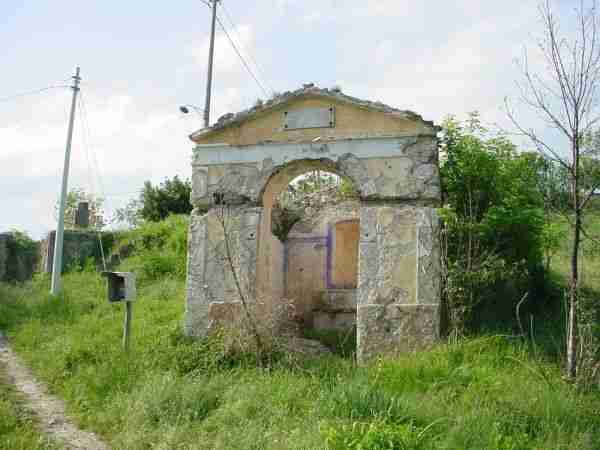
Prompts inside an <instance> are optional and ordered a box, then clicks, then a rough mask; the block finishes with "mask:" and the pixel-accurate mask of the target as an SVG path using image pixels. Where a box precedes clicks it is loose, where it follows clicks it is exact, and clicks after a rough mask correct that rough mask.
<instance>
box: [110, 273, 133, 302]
mask: <svg viewBox="0 0 600 450" xmlns="http://www.w3.org/2000/svg"><path fill="white" fill-rule="evenodd" d="M102 275H104V276H105V277H106V278H107V281H108V291H107V293H108V301H109V302H111V303H115V302H122V301H125V302H133V301H134V300H135V274H134V273H131V272H102Z"/></svg>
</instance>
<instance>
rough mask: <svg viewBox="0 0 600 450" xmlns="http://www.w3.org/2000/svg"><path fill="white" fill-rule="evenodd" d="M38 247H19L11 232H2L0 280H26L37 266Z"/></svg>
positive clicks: (0, 242)
mask: <svg viewBox="0 0 600 450" xmlns="http://www.w3.org/2000/svg"><path fill="white" fill-rule="evenodd" d="M37 262H38V257H37V249H36V248H31V249H27V250H24V249H22V248H20V247H19V244H18V242H17V240H16V239H15V237H14V236H13V235H12V234H11V233H1V234H0V281H5V282H10V281H26V280H29V279H31V277H32V275H33V273H34V272H35V270H36V268H37Z"/></svg>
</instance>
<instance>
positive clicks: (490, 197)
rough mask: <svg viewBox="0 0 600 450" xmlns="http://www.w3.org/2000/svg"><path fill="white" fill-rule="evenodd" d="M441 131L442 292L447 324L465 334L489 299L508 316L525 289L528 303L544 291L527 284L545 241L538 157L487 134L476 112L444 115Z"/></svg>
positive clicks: (533, 280)
mask: <svg viewBox="0 0 600 450" xmlns="http://www.w3.org/2000/svg"><path fill="white" fill-rule="evenodd" d="M442 136H443V137H442V149H443V156H444V160H443V163H442V165H441V180H442V188H443V198H444V207H443V208H442V209H441V216H442V219H443V223H444V233H443V235H442V245H443V249H444V255H445V262H446V275H447V282H446V288H447V289H446V297H447V302H448V305H449V309H450V314H449V319H450V325H451V327H452V328H453V329H454V330H456V331H458V332H463V331H465V328H473V327H477V326H480V325H481V323H480V320H475V319H476V318H479V319H480V318H481V315H478V310H479V311H486V310H489V309H490V307H491V306H492V305H494V309H495V312H496V313H500V314H501V315H502V316H503V317H505V318H506V317H510V316H511V315H512V314H513V311H514V307H515V305H516V303H517V302H518V301H519V299H520V298H521V296H522V295H523V293H524V292H527V291H530V300H531V302H530V303H532V302H533V301H534V300H535V298H540V297H543V294H540V293H539V292H533V286H539V285H540V284H539V283H538V280H537V278H538V277H539V276H540V275H541V276H542V277H543V268H542V267H543V257H542V256H543V253H544V250H545V249H544V245H545V243H548V242H549V241H547V240H544V233H543V231H544V225H545V219H544V209H543V206H544V203H543V196H542V193H541V192H540V190H539V188H538V184H537V183H536V181H535V180H536V179H537V178H538V176H539V174H540V171H539V162H538V161H537V160H536V159H533V158H531V156H530V155H522V154H519V153H518V152H517V150H516V148H515V146H514V144H512V143H511V142H510V141H509V140H508V139H507V138H506V137H504V136H501V135H500V136H492V137H488V133H487V130H485V129H484V128H483V127H482V126H481V125H480V123H479V118H478V116H477V115H476V114H473V115H472V116H471V119H470V120H469V121H468V122H467V123H461V122H458V121H456V120H454V119H453V118H449V119H447V120H446V121H445V122H444V125H443V135H442ZM540 269H541V270H540ZM542 285H543V283H542ZM507 293H510V294H509V295H506V294H507Z"/></svg>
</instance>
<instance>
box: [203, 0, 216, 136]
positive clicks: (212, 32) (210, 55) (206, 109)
mask: <svg viewBox="0 0 600 450" xmlns="http://www.w3.org/2000/svg"><path fill="white" fill-rule="evenodd" d="M218 1H219V0H211V3H212V10H213V11H212V12H213V15H212V27H211V29H210V48H209V50H208V76H207V77H206V104H205V106H204V128H208V127H209V125H210V95H211V93H212V77H213V55H214V51H215V25H216V21H217V3H218Z"/></svg>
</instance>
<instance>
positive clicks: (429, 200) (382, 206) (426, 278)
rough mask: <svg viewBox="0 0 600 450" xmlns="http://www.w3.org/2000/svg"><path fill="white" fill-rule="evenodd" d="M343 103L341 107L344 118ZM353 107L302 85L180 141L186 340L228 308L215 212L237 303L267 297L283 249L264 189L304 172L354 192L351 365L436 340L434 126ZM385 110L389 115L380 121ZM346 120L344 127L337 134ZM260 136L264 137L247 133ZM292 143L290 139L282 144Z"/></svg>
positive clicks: (278, 274)
mask: <svg viewBox="0 0 600 450" xmlns="http://www.w3.org/2000/svg"><path fill="white" fill-rule="evenodd" d="M308 97H310V98H308ZM313 97H315V98H313ZM296 101H297V103H294V102H296ZM332 102H334V103H335V104H334V105H333V106H332ZM346 103H352V104H351V105H348V108H347V110H345V109H344V108H345V107H346ZM355 103H356V102H355V101H354V99H352V98H350V97H345V96H343V95H341V94H337V93H336V94H332V93H330V91H327V92H324V91H323V90H318V92H317V91H315V90H314V89H313V90H311V89H308V90H303V91H302V92H300V93H299V94H298V95H297V96H296V97H294V98H289V99H287V100H285V101H282V103H281V104H280V105H274V106H273V105H271V106H269V105H267V106H265V107H264V111H263V110H261V111H259V112H262V114H263V115H262V116H261V115H259V114H258V113H256V114H255V115H254V116H252V115H249V114H246V115H244V116H243V117H242V118H240V119H239V120H237V121H236V119H235V116H234V117H233V118H232V119H227V120H226V121H225V122H224V123H223V124H220V123H219V124H217V125H215V126H214V127H212V128H210V129H208V130H204V131H202V132H201V133H200V134H199V135H197V136H195V135H192V138H193V139H194V140H195V142H196V143H197V146H196V148H195V150H194V158H193V176H192V181H193V191H192V203H193V204H194V207H195V209H194V212H193V213H192V216H191V223H190V237H189V260H188V296H187V303H186V321H185V328H186V331H187V333H188V334H191V335H199V336H202V335H205V334H206V333H207V332H209V331H210V329H211V328H212V326H214V325H215V324H216V323H218V322H219V321H227V320H230V318H231V317H232V315H234V314H235V310H236V309H238V308H239V301H238V299H237V298H236V286H235V283H234V281H235V280H233V278H232V276H231V274H228V273H227V270H224V266H223V262H222V260H221V259H220V258H219V248H220V247H221V248H222V246H223V238H224V236H223V230H222V227H219V211H221V210H222V208H223V205H227V211H228V213H227V214H228V216H227V217H228V220H229V223H230V226H231V229H230V231H231V232H230V237H231V242H232V244H231V247H232V248H233V252H234V259H235V263H236V270H237V272H236V274H237V275H238V278H239V279H241V280H242V281H243V282H244V284H245V288H246V289H247V292H248V298H251V299H256V298H260V297H263V298H264V297H269V298H271V299H274V301H276V300H277V299H278V298H281V297H282V296H284V295H285V289H284V283H283V276H284V271H283V270H282V269H280V268H281V267H282V262H283V261H282V258H283V249H282V246H281V243H279V244H278V243H277V239H276V238H274V237H273V236H272V234H271V232H270V221H271V217H270V215H271V210H270V208H271V207H272V200H273V198H274V196H275V195H276V193H277V192H278V191H280V190H281V189H282V188H283V187H284V186H286V185H287V184H288V183H289V182H290V180H291V179H292V178H293V177H295V176H297V175H300V174H301V173H303V172H306V171H307V170H309V169H310V168H311V167H316V168H319V169H322V170H326V171H329V172H333V173H336V174H339V175H340V176H343V177H346V178H347V179H349V180H350V181H351V182H352V184H353V186H354V187H355V189H356V191H357V192H358V194H359V196H360V212H359V223H360V233H359V243H358V283H357V289H356V303H357V316H356V317H357V338H358V343H357V346H358V347H357V355H358V357H359V359H365V358H367V357H370V356H373V355H376V354H381V353H395V352H403V351H410V350H413V349H416V348H418V347H420V346H423V345H427V344H429V343H431V342H432V341H434V340H435V339H436V338H437V337H438V334H439V312H440V311H439V301H440V292H439V281H440V280H439V267H438V266H439V259H438V255H439V251H438V250H439V249H438V244H437V243H436V241H435V235H436V229H437V216H436V213H435V209H434V208H433V206H434V205H435V204H436V203H437V202H439V197H440V187H439V174H438V166H437V138H436V133H437V128H436V127H435V126H434V125H433V124H431V123H430V122H425V121H423V120H422V119H421V118H420V117H419V116H417V115H415V114H414V113H410V114H408V113H404V112H401V111H398V110H393V109H391V108H389V107H386V108H389V109H382V108H380V107H379V106H377V105H374V104H372V103H369V105H368V107H365V106H364V105H363V104H360V105H357V104H355ZM315 104H316V105H320V104H324V105H327V108H323V114H322V115H323V117H325V115H326V114H329V116H328V117H329V122H328V124H326V123H324V124H322V125H320V124H319V123H316V122H315V123H310V124H308V125H306V123H307V121H309V119H310V120H315V121H316V120H321V116H315V117H313V115H314V114H316V113H315V112H314V111H315V110H316V109H319V108H315V107H314V105H315ZM306 105H310V107H306ZM384 106H385V105H384ZM278 108H279V109H278ZM283 108H287V110H285V111H283ZM303 108H304V109H303ZM364 110H366V112H365V111H364ZM282 111H283V112H282ZM289 111H292V112H293V113H294V114H292V113H289V114H288V112H289ZM342 113H343V114H342ZM390 113H393V114H395V115H394V116H386V114H390ZM280 114H282V115H281V116H280ZM319 114H321V112H320V110H319ZM365 114H366V115H365ZM334 116H335V120H334ZM363 116H364V117H365V118H364V119H360V120H359V119H358V118H359V117H363ZM254 117H257V118H254ZM278 117H283V119H282V120H283V122H284V123H285V127H284V129H281V128H277V126H276V125H275V124H276V121H277V120H279V119H278ZM290 117H292V118H294V120H296V122H294V121H292V120H291V119H290ZM307 117H308V118H307ZM377 118H379V119H377ZM342 120H343V121H346V122H347V124H348V125H344V124H342V123H341V122H342ZM269 121H272V123H273V125H271V122H269ZM302 121H304V122H302ZM386 121H389V130H387V131H380V130H383V129H384V128H385V127H386V126H388V125H385V124H386V123H387V122H386ZM298 123H300V124H304V125H301V126H306V128H308V130H307V131H306V132H305V131H303V129H300V130H296V129H292V128H291V127H292V126H300V125H298ZM351 123H355V124H356V125H355V126H354V127H355V129H356V130H355V131H353V133H354V134H353V135H351V136H348V129H349V128H348V127H349V126H350V124H351ZM363 124H364V125H363ZM315 126H324V127H326V126H329V127H330V128H336V127H339V132H336V131H335V129H334V130H333V131H328V130H325V131H326V132H327V133H330V134H331V136H330V137H329V138H327V139H326V140H323V139H322V138H321V137H320V136H319V137H317V138H314V137H313V136H314V134H315V130H314V129H313V128H310V127H315ZM344 126H345V127H346V128H344ZM395 126H397V129H396V128H394V127H395ZM269 127H273V131H272V138H267V136H266V134H267V132H266V131H265V130H266V129H267V128H269ZM369 127H371V128H369ZM369 130H371V131H369ZM317 131H318V129H317ZM325 131H323V130H321V131H318V132H320V133H322V134H323V133H325ZM261 133H262V134H264V135H265V136H264V137H262V139H265V140H264V141H259V140H258V137H252V136H259V135H260V136H262V134H261ZM286 133H291V134H286ZM336 133H338V134H336ZM369 133H371V134H372V135H373V136H368V135H369ZM292 136H293V137H294V141H293V142H289V141H286V140H285V139H286V137H288V138H291V137H292ZM241 141H243V144H240V143H239V142H241ZM275 269H277V270H275Z"/></svg>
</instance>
